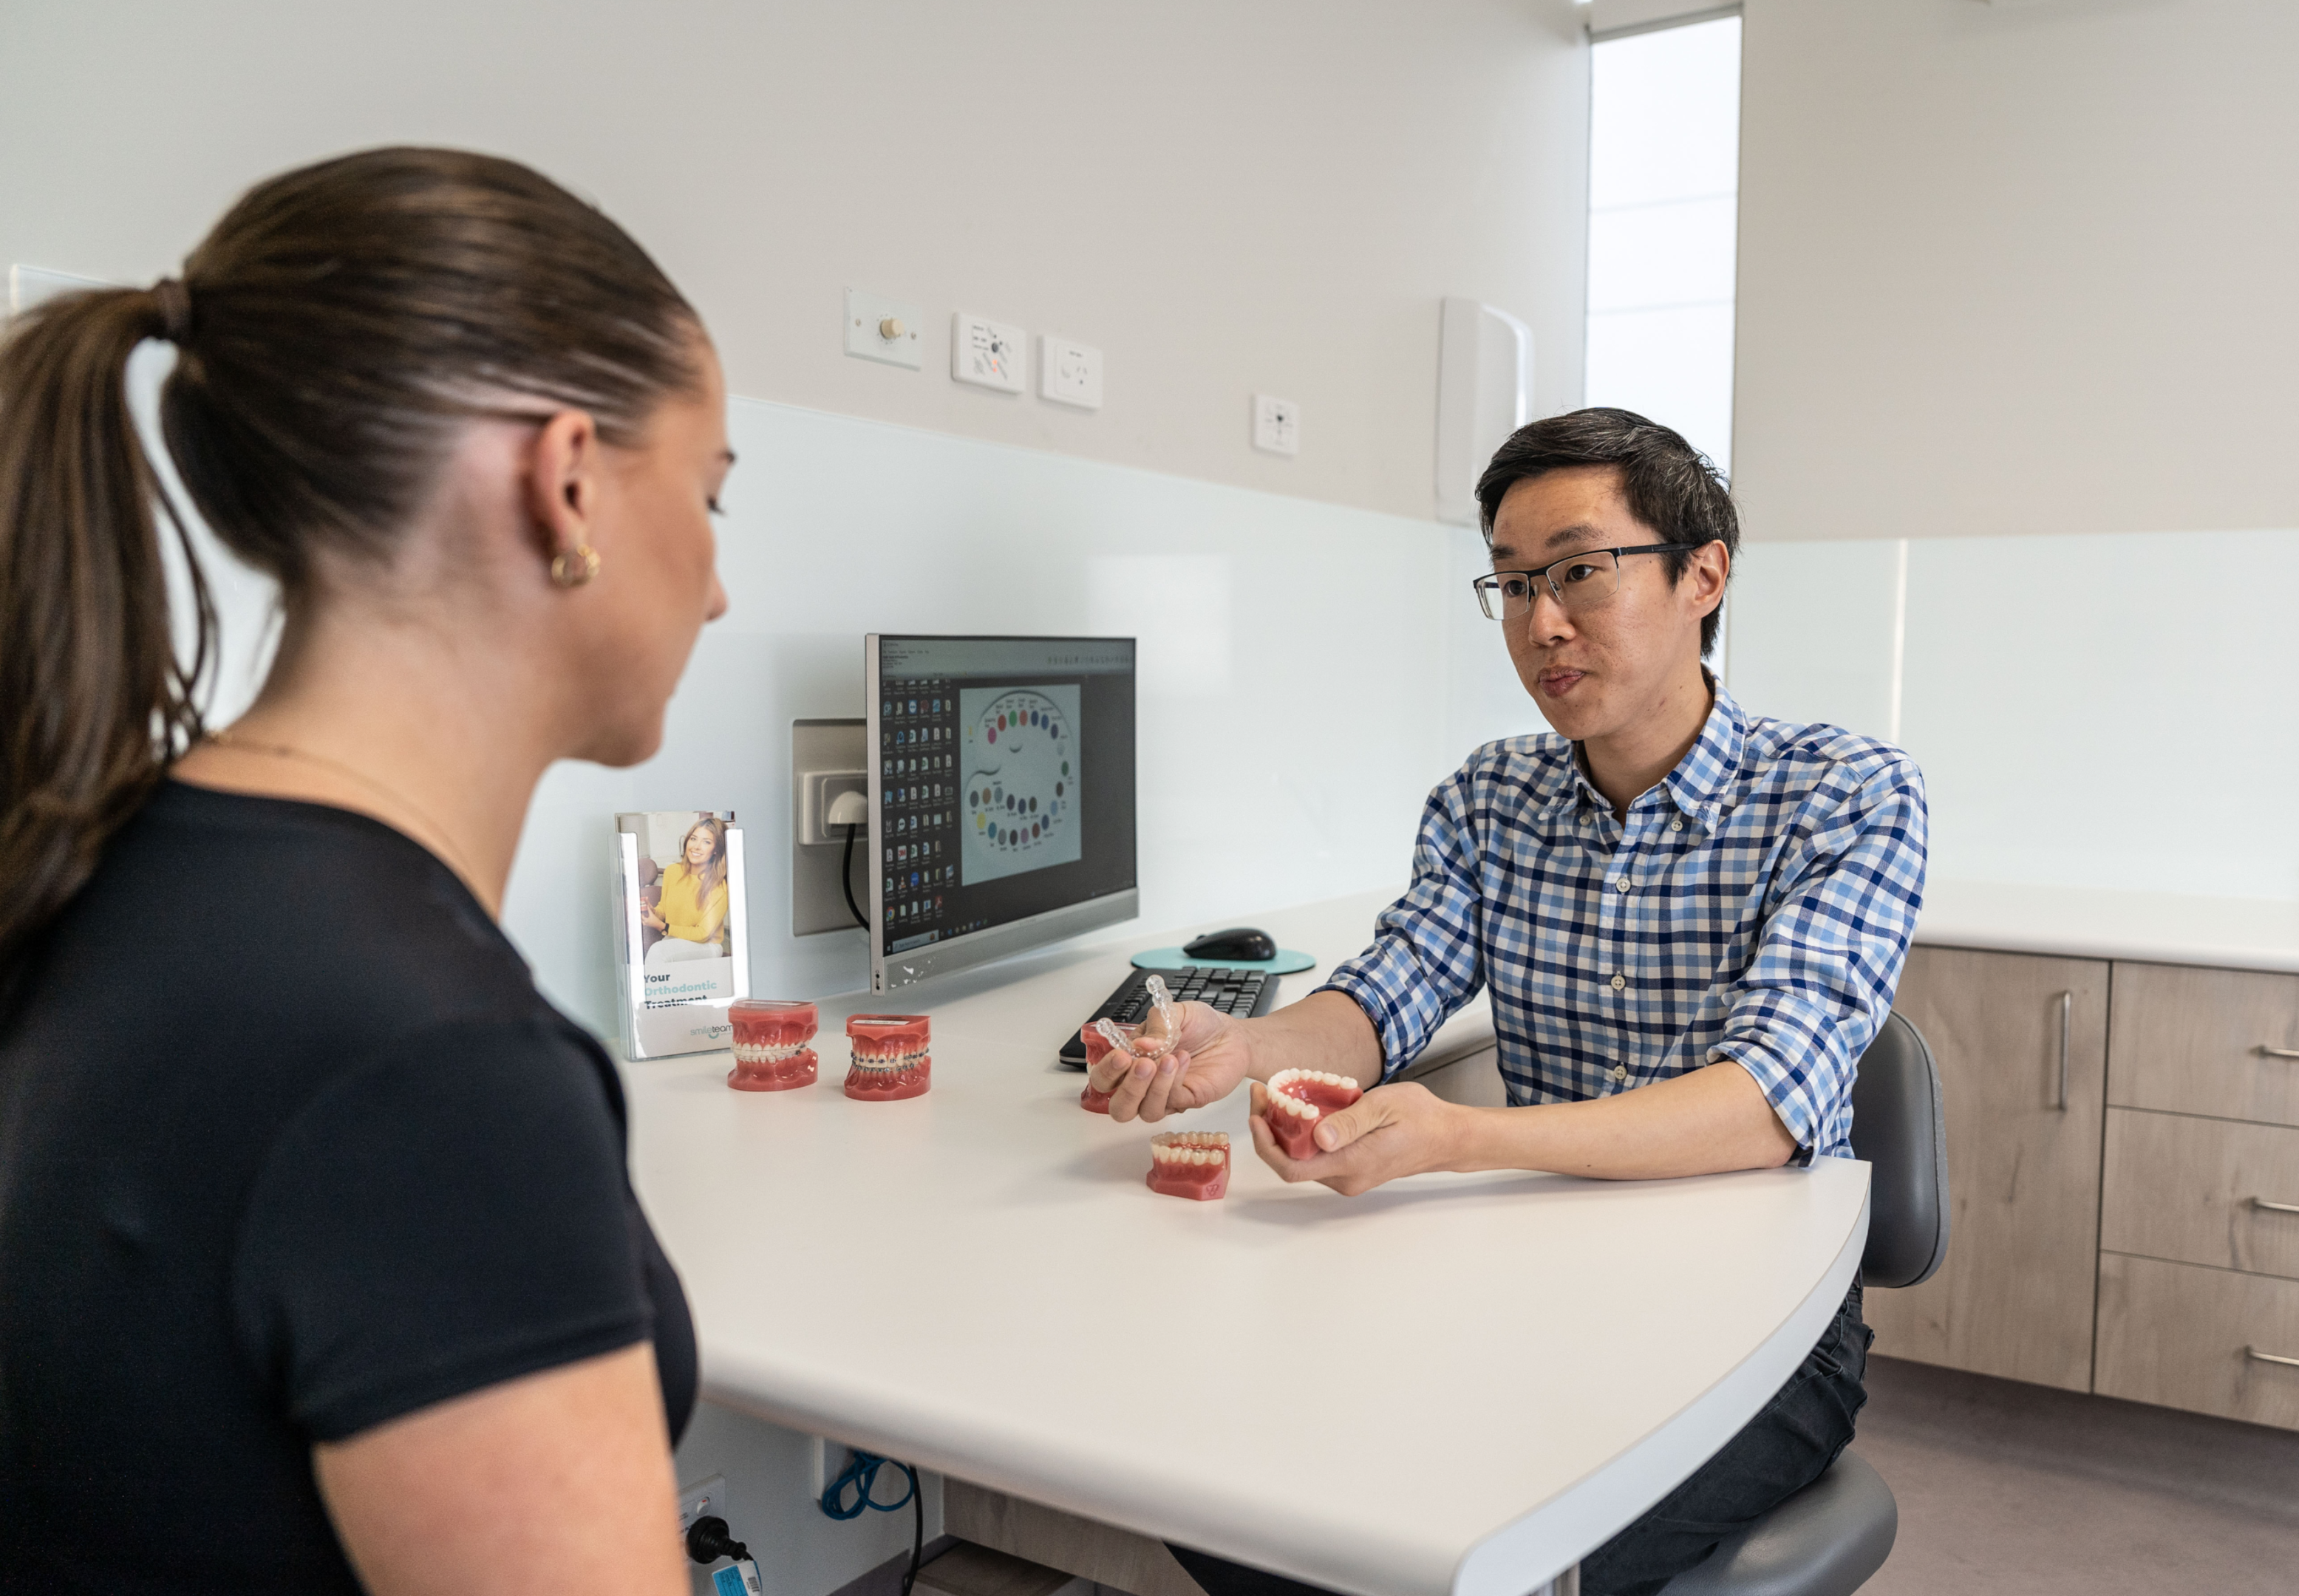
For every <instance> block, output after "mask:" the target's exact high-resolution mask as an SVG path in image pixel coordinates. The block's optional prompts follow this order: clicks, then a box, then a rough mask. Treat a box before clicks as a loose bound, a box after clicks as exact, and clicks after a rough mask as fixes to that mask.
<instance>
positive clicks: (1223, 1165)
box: [1150, 1130, 1229, 1203]
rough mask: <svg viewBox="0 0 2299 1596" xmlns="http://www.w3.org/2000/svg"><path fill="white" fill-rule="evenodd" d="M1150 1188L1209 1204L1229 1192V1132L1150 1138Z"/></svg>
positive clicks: (1189, 1132)
mask: <svg viewBox="0 0 2299 1596" xmlns="http://www.w3.org/2000/svg"><path fill="white" fill-rule="evenodd" d="M1150 1190H1151V1191H1153V1192H1158V1193H1162V1194H1163V1195H1166V1196H1168V1197H1188V1198H1191V1199H1192V1200H1193V1201H1196V1202H1199V1203H1210V1202H1212V1201H1213V1200H1214V1199H1215V1198H1216V1197H1218V1196H1221V1195H1223V1194H1224V1193H1225V1192H1227V1191H1228V1190H1229V1133H1228V1132H1227V1131H1225V1130H1169V1131H1166V1133H1165V1134H1164V1135H1162V1136H1153V1137H1150Z"/></svg>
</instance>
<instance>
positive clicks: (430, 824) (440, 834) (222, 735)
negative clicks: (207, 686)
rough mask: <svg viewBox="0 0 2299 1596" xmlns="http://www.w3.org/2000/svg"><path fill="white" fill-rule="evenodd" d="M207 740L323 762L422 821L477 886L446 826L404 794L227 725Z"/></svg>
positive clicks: (455, 866) (457, 867) (327, 760)
mask: <svg viewBox="0 0 2299 1596" xmlns="http://www.w3.org/2000/svg"><path fill="white" fill-rule="evenodd" d="M208 740H209V741H210V742H212V743H214V744H216V745H217V746H218V747H220V748H237V749H239V750H240V751H241V752H243V753H248V754H269V755H270V756H271V757H274V758H276V759H306V760H309V761H310V762H311V763H312V764H313V765H326V766H327V767H328V769H329V770H332V771H334V772H336V773H337V774H338V775H345V776H349V777H350V778H351V779H352V780H353V781H357V782H358V783H359V784H360V785H361V786H362V787H364V788H366V789H367V790H369V792H372V793H374V794H376V795H377V796H378V797H380V798H388V799H389V800H390V801H391V802H392V803H393V804H394V805H396V806H399V807H400V808H402V809H403V810H405V811H406V812H407V813H408V814H409V815H412V816H414V818H415V819H417V820H419V821H420V822H422V823H423V828H424V830H426V831H428V832H430V833H431V835H432V836H434V837H436V838H437V839H438V841H439V851H440V852H442V853H444V855H445V856H446V857H447V863H448V864H449V865H451V866H452V868H453V869H454V871H455V872H456V873H457V874H458V875H460V876H461V877H462V878H463V880H464V881H468V882H470V883H471V884H472V885H473V887H474V888H476V887H477V882H478V879H479V878H478V875H477V872H474V871H472V870H471V869H470V868H469V866H468V865H467V864H465V863H464V860H463V856H462V854H461V852H460V851H458V850H457V848H456V847H455V845H454V843H453V842H452V840H451V839H450V838H449V836H448V833H447V828H446V827H444V826H443V825H441V824H440V823H438V822H437V821H436V820H434V819H432V818H431V817H430V816H429V815H427V814H425V813H424V812H423V811H422V810H421V809H420V808H419V807H417V806H416V805H415V804H414V803H413V802H412V801H411V800H410V799H409V798H407V797H406V796H405V795H404V794H403V793H398V792H394V791H393V790H391V789H390V788H388V787H386V786H385V785H384V784H383V783H382V782H380V781H377V780H376V779H375V778H374V777H372V776H367V775H362V774H361V773H359V772H358V771H355V770H353V768H352V767H351V766H350V765H345V764H344V762H343V761H342V760H340V759H331V758H329V757H328V756H327V755H325V754H314V753H312V752H311V750H310V749H309V748H295V747H294V746H293V745H291V744H288V743H284V742H250V741H249V740H247V739H245V738H244V737H242V736H240V735H239V734H238V733H237V732H233V731H232V730H231V729H230V728H229V727H224V728H222V729H221V730H219V731H214V732H209V733H208Z"/></svg>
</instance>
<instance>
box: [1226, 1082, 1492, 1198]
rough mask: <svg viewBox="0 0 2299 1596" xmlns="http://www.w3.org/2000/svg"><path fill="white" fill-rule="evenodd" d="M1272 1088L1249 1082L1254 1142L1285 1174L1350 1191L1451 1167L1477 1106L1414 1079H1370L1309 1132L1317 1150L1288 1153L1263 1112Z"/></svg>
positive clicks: (1268, 1161) (1349, 1193)
mask: <svg viewBox="0 0 2299 1596" xmlns="http://www.w3.org/2000/svg"><path fill="white" fill-rule="evenodd" d="M1268 1099H1269V1088H1268V1087H1265V1086H1263V1085H1262V1084H1261V1083H1260V1082H1259V1081H1255V1082H1254V1083H1253V1118H1252V1120H1251V1121H1249V1124H1250V1127H1251V1129H1252V1131H1253V1150H1254V1151H1255V1152H1257V1153H1258V1154H1261V1162H1264V1163H1266V1164H1267V1165H1268V1166H1269V1167H1270V1168H1271V1169H1273V1170H1276V1171H1277V1172H1278V1173H1279V1174H1280V1175H1282V1176H1283V1177H1284V1178H1286V1179H1288V1180H1315V1181H1318V1182H1321V1183H1322V1184H1324V1185H1326V1186H1330V1187H1332V1188H1333V1189H1334V1190H1335V1191H1337V1192H1339V1193H1340V1194H1341V1195H1343V1196H1345V1197H1354V1196H1357V1195H1358V1194H1359V1193H1362V1192H1369V1191H1371V1190H1373V1188H1374V1187H1376V1186H1383V1185H1386V1184H1387V1183H1388V1182H1390V1181H1391V1180H1395V1179H1397V1178H1399V1177H1401V1176H1406V1175H1418V1174H1421V1173H1422V1172H1423V1171H1424V1170H1449V1169H1451V1168H1453V1167H1454V1159H1455V1156H1456V1154H1457V1149H1458V1146H1459V1144H1460V1140H1461V1134H1462V1129H1463V1126H1464V1123H1465V1121H1466V1120H1467V1118H1468V1117H1469V1116H1470V1115H1471V1114H1473V1112H1475V1111H1474V1110H1472V1109H1465V1108H1461V1107H1458V1106H1457V1105H1455V1104H1450V1103H1447V1102H1444V1101H1443V1100H1441V1099H1440V1098H1439V1097H1437V1096H1434V1095H1432V1093H1431V1092H1430V1090H1429V1088H1428V1087H1424V1086H1420V1085H1417V1084H1415V1083H1414V1082H1412V1081H1405V1082H1401V1083H1399V1084H1398V1085H1396V1086H1385V1087H1374V1089H1373V1090H1372V1091H1370V1092H1367V1093H1366V1094H1365V1096H1362V1097H1360V1098H1358V1099H1357V1101H1356V1102H1355V1103H1352V1104H1349V1107H1347V1108H1341V1109H1335V1110H1334V1111H1333V1112H1332V1113H1329V1114H1327V1115H1325V1116H1324V1118H1323V1119H1321V1120H1319V1121H1317V1126H1316V1129H1315V1131H1314V1132H1312V1137H1313V1138H1314V1139H1315V1142H1316V1144H1317V1145H1318V1147H1319V1148H1321V1149H1323V1150H1322V1151H1320V1152H1318V1153H1315V1154H1312V1155H1310V1156H1309V1157H1307V1158H1304V1159H1291V1158H1288V1157H1286V1156H1285V1150H1284V1149H1283V1148H1282V1147H1280V1146H1279V1145H1277V1138H1276V1137H1275V1136H1274V1135H1272V1134H1271V1132H1270V1129H1269V1121H1268V1120H1267V1119H1266V1117H1265V1116H1266V1113H1267V1112H1268Z"/></svg>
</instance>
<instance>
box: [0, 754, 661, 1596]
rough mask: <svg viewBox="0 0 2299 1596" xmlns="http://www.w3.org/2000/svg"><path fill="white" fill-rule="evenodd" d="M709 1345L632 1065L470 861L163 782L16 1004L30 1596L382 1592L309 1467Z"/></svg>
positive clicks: (74, 907)
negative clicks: (513, 936) (536, 1376)
mask: <svg viewBox="0 0 2299 1596" xmlns="http://www.w3.org/2000/svg"><path fill="white" fill-rule="evenodd" d="M650 1337H652V1340H653V1343H654V1347H655V1355H656V1358H657V1360H658V1362H659V1364H660V1369H661V1373H662V1388H663V1403H664V1407H665V1410H666V1411H667V1413H668V1418H669V1423H670V1430H671V1434H672V1435H674V1436H676V1435H677V1434H678V1433H679V1432H680V1431H681V1430H682V1429H683V1428H684V1427H685V1422H686V1419H687V1417H688V1415H689V1413H690V1412H691V1411H692V1410H693V1403H694V1393H695V1354H694V1336H693V1327H692V1326H691V1324H690V1323H689V1321H688V1319H687V1311H686V1300H685V1294H683V1293H682V1292H681V1291H680V1289H679V1285H678V1278H677V1277H676V1275H675V1274H674V1273H672V1271H671V1268H670V1264H669V1261H668V1260H667V1259H666V1258H664V1256H663V1254H662V1251H661V1249H660V1246H658V1245H656V1242H655V1238H654V1236H653V1233H652V1231H651V1230H649V1229H648V1228H647V1223H646V1220H645V1219H644V1217H643V1215H641V1213H640V1212H639V1208H638V1203H637V1200H636V1199H635V1197H634V1196H633V1195H632V1193H631V1189H630V1184H629V1180H628V1178H627V1173H626V1170H625V1148H624V1113H623V1100H622V1093H621V1089H620V1087H619V1086H618V1082H617V1080H616V1078H615V1071H614V1068H613V1066H612V1064H611V1063H610V1062H609V1060H608V1058H607V1056H606V1055H605V1054H604V1053H603V1052H602V1051H601V1050H600V1048H599V1046H598V1045H597V1044H596V1043H595V1042H593V1040H592V1039H591V1038H589V1037H588V1036H587V1035H585V1033H584V1032H583V1031H582V1030H580V1029H578V1028H577V1026H575V1025H574V1024H573V1023H572V1022H571V1021H568V1020H567V1019H566V1018H564V1017H563V1016H562V1015H560V1013H558V1012H557V1011H556V1010H554V1009H552V1007H551V1005H549V1004H547V1003H546V1002H544V999H543V997H542V996H540V995H539V994H538V993H537V992H536V991H535V985H534V982H533V980H531V979H530V977H529V975H528V972H527V966H526V965H525V963H523V962H522V961H521V960H520V958H519V955H518V954H517V952H516V951H514V950H513V948H512V947H511V946H510V943H509V942H508V941H506V940H505V939H504V938H503V935H502V932H501V931H500V930H497V929H496V927H495V925H494V922H492V921H490V920H489V919H488V918H487V916H486V913H485V911H483V910H482V909H481V908H480V907H479V906H478V904H477V902H476V901H475V900H474V899H473V898H472V897H471V896H470V894H469V892H467V891H466V890H465V889H463V886H462V884H461V882H460V881H457V880H456V878H455V877H454V876H453V875H452V873H451V872H448V871H447V870H446V868H445V867H444V866H443V865H442V864H440V863H439V862H438V861H437V860H436V859H435V858H433V857H432V856H430V855H429V854H428V853H426V852H425V851H424V850H423V849H422V848H419V847H418V846H417V845H416V844H415V843H413V842H411V841H410V840H409V839H407V838H405V837H403V836H402V835H400V834H399V833H398V832H396V831H392V830H390V829H389V828H387V827H386V826H383V825H379V824H378V823H375V822H374V821H371V820H368V819H366V818H364V817H362V816H360V815H352V814H349V813H346V812H344V811H343V810H339V809H330V808H325V807H321V806H317V805H311V804H299V803H289V802H286V801H283V800H280V799H275V798H246V797H241V796H237V795H232V794H226V793H219V792H212V791H208V790H203V789H199V788H195V787H189V786H186V785H184V784H183V783H180V782H174V781H170V782H166V783H163V784H162V787H161V790H160V791H159V792H158V793H157V794H156V795H155V796H154V798H153V799H152V801H151V803H150V804H149V805H147V806H145V809H144V811H143V812H142V813H141V814H140V815H137V817H136V818H135V819H134V820H133V821H131V822H130V823H129V824H128V825H127V826H126V827H125V828H123V829H122V830H121V831H120V834H119V835H118V836H117V837H116V838H115V839H113V840H112V844H111V846H110V847H109V848H107V849H106V850H105V853H104V859H103V862H102V864H100V865H99V867H98V868H97V871H96V872H95V876H94V878H93V879H92V880H91V881H89V882H88V884H87V887H86V888H85V889H83V890H82V891H81V892H80V893H79V896H78V897H75V898H74V899H73V900H72V901H71V904H70V905H69V906H67V907H66V908H65V910H64V912H63V913H62V914H61V915H60V916H59V917H58V918H57V919H56V920H55V922H54V923H53V924H52V925H50V926H49V927H48V928H47V930H46V931H44V932H43V933H42V934H41V935H40V936H39V937H38V938H37V939H36V941H35V943H34V944H33V946H32V947H31V949H30V951H29V954H28V955H27V956H26V957H25V958H24V959H23V960H22V961H21V963H20V964H19V966H18V968H17V969H16V970H14V971H12V972H8V976H7V979H6V980H5V984H4V988H0V1591H7V1592H15V1591H20V1590H21V1591H35V1590H37V1591H40V1592H63V1591H82V1590H85V1591H90V1592H94V1591H104V1592H120V1591H150V1592H159V1591H169V1592H199V1591H232V1592H286V1591H296V1592H313V1591H345V1592H351V1591H357V1590H358V1589H359V1588H360V1587H359V1584H358V1582H357V1581H356V1579H355V1578H354V1577H353V1574H352V1571H351V1568H350V1567H349V1566H348V1565H347V1564H346V1563H345V1561H344V1556H343V1552H342V1550H341V1548H340V1547H339V1546H338V1544H337V1543H336V1537H335V1534H334V1532H333V1530H332V1529H331V1528H330V1527H329V1526H328V1517H327V1514H326V1510H325V1509H324V1508H323V1507H322V1505H321V1502H320V1495H319V1492H318V1489H317V1487H316V1486H315V1484H313V1480H312V1476H311V1446H312V1443H315V1442H321V1441H336V1440H341V1439H343V1438H344V1437H345V1436H349V1435H356V1434H358V1433H359V1432H360V1431H361V1430H364V1429H366V1428H368V1427H369V1426H373V1425H377V1424H380V1423H382V1422H383V1421H385V1420H386V1419H389V1418H396V1417H399V1416H400V1415H403V1414H406V1413H409V1412H411V1411H413V1410H416V1409H419V1408H422V1407H425V1406H427V1405H429V1404H431V1403H433V1402H441V1401H444V1400H445V1399H447V1398H449V1397H453V1396H458V1395H461V1394H463V1393H469V1392H471V1391H475V1390H477V1389H478V1388H479V1387H481V1386H484V1385H493V1384H494V1383H495V1382H497V1381H501V1380H507V1379H510V1378H513V1377H518V1376H520V1375H525V1374H532V1373H535V1372H536V1371H538V1370H541V1369H550V1368H553V1367H555V1366H558V1365H560V1364H564V1363H568V1362H570V1361H572V1360H577V1359H580V1358H587V1357H591V1356H593V1355H596V1354H599V1353H602V1352H611V1351H614V1350H616V1349H618V1348H621V1347H626V1346H629V1345H631V1344H635V1343H636V1342H639V1341H643V1340H646V1339H648V1338H650Z"/></svg>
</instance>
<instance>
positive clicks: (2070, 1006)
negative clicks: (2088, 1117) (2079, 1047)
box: [2060, 992, 2076, 1113]
mask: <svg viewBox="0 0 2299 1596" xmlns="http://www.w3.org/2000/svg"><path fill="white" fill-rule="evenodd" d="M2075 1012H2076V995H2075V994H2074V993H2073V992H2062V993H2061V994H2060V1112H2062V1113H2065V1112H2068V1030H2069V1028H2070V1026H2071V1024H2072V1023H2073V1021H2074V1020H2075Z"/></svg>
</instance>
